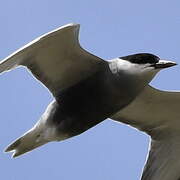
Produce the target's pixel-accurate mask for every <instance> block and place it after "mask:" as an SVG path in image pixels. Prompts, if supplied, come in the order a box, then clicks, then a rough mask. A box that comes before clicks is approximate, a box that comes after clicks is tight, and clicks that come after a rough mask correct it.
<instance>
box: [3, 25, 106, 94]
mask: <svg viewBox="0 0 180 180" xmlns="http://www.w3.org/2000/svg"><path fill="white" fill-rule="evenodd" d="M79 27H80V26H79V25H78V24H68V25H66V26H62V27H60V28H58V29H56V30H54V31H52V32H50V33H47V34H45V35H43V36H41V37H39V38H37V39H36V40H34V41H32V42H31V43H29V44H27V45H26V46H24V47H23V48H21V49H19V50H18V51H16V52H15V53H13V54H11V55H10V56H8V57H7V58H6V59H4V60H3V61H2V62H1V63H0V72H4V71H8V70H11V69H13V68H15V67H17V66H19V65H23V66H26V67H27V68H28V69H29V70H30V71H31V72H32V74H33V75H34V76H35V77H36V78H37V79H38V80H40V81H41V82H42V83H43V84H44V85H45V86H46V87H47V88H48V89H49V90H50V91H51V92H52V93H53V95H56V94H57V93H58V91H59V89H61V90H62V89H64V88H67V87H69V86H71V85H73V84H75V83H77V82H78V81H80V80H82V79H83V78H86V77H88V76H89V75H91V74H92V73H93V72H95V71H97V69H98V68H99V67H100V66H99V65H101V64H103V63H104V61H102V60H101V59H100V58H98V57H96V56H94V55H92V54H90V53H88V52H87V51H85V50H84V49H82V48H81V47H80V45H79V41H78V35H79Z"/></svg>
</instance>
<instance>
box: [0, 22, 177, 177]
mask: <svg viewBox="0 0 180 180" xmlns="http://www.w3.org/2000/svg"><path fill="white" fill-rule="evenodd" d="M79 28H80V25H79V24H73V23H72V24H68V25H65V26H62V27H60V28H58V29H56V30H54V31H52V32H50V33H47V34H45V35H43V36H41V37H39V38H37V39H35V40H34V41H32V42H30V43H29V44H27V45H25V46H24V47H23V48H21V49H19V50H17V51H16V52H14V53H13V54H11V55H10V56H8V57H7V58H5V59H4V60H2V61H1V63H0V72H1V73H3V72H6V71H9V70H12V69H14V68H16V67H18V66H24V67H26V68H28V70H29V71H30V72H31V73H32V74H33V75H34V76H35V78H36V79H37V80H39V81H40V82H41V83H43V85H44V86H45V87H47V88H48V90H49V91H50V92H51V93H52V95H53V97H54V100H53V101H52V102H51V103H50V104H49V105H48V107H47V109H46V110H45V112H44V113H43V114H42V116H41V117H40V119H39V121H38V122H37V123H36V124H35V125H34V126H33V127H32V128H31V129H30V130H29V131H28V132H26V133H25V134H24V135H22V136H21V137H20V138H18V139H17V140H15V141H14V142H13V143H12V144H10V145H9V146H8V147H7V149H6V150H5V152H13V157H17V156H20V155H22V154H24V153H26V152H29V151H31V150H33V149H35V148H37V147H39V146H42V145H44V144H46V143H48V142H51V141H62V140H65V139H67V138H70V137H73V136H76V135H79V134H81V133H83V132H84V131H86V130H88V129H89V128H91V127H93V126H95V125H97V124H98V123H100V122H102V121H103V120H105V119H107V118H111V119H113V120H115V121H119V122H123V123H126V124H130V125H131V126H133V127H136V128H138V129H139V130H141V131H144V132H146V133H148V134H149V135H150V136H151V137H152V141H151V150H150V153H149V159H148V160H147V164H146V166H145V169H144V173H143V176H142V180H178V179H180V171H179V167H180V160H179V158H177V156H178V155H179V153H180V141H179V135H180V131H179V119H180V113H179V111H178V110H179V105H180V95H179V93H178V92H164V91H160V90H157V89H154V88H153V87H151V86H150V85H149V82H150V81H151V80H152V79H153V77H154V76H155V75H156V74H157V73H158V72H159V71H160V70H162V69H165V68H168V67H171V66H174V65H176V63H175V62H172V61H167V60H162V59H160V58H159V57H158V56H155V55H153V54H150V53H139V54H133V55H129V56H123V57H119V58H115V59H112V60H110V61H106V60H103V59H101V58H99V57H97V56H95V55H93V54H91V53H89V52H87V51H86V50H84V49H83V48H82V47H81V46H80V44H79V40H78V36H79Z"/></svg>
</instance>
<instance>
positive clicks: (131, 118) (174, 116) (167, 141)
mask: <svg viewBox="0 0 180 180" xmlns="http://www.w3.org/2000/svg"><path fill="white" fill-rule="evenodd" d="M111 119H113V120H116V121H119V122H123V123H126V124H129V125H131V126H133V127H135V128H138V129H139V130H141V131H145V132H146V133H147V134H149V135H150V136H151V138H152V140H151V145H150V151H149V157H148V159H147V162H146V166H145V168H144V171H143V175H142V180H180V92H168V91H160V90H157V89H154V88H152V87H150V86H147V87H146V88H145V89H144V91H143V92H142V93H141V94H140V95H139V96H138V97H137V98H136V99H135V100H134V101H133V102H132V103H131V104H130V105H128V106H127V107H126V108H124V109H123V110H121V111H119V112H118V113H116V114H115V115H114V116H113V117H111Z"/></svg>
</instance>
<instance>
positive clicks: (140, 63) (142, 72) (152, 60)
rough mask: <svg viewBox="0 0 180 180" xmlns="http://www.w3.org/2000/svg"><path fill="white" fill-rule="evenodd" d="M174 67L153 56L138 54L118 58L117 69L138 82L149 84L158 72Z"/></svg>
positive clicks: (173, 63)
mask: <svg viewBox="0 0 180 180" xmlns="http://www.w3.org/2000/svg"><path fill="white" fill-rule="evenodd" d="M174 65H176V63H175V62H173V61H169V60H162V59H160V58H159V57H158V56H155V55H153V54H149V53H139V54H133V55H129V56H123V57H119V60H118V62H117V69H118V72H120V73H125V74H128V75H133V76H134V77H136V79H138V80H139V79H141V80H144V81H146V82H150V81H151V80H152V79H153V77H154V76H155V75H156V74H157V73H158V72H159V71H160V70H162V69H165V68H168V67H172V66H174ZM137 77H138V78H137Z"/></svg>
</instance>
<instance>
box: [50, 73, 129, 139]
mask: <svg viewBox="0 0 180 180" xmlns="http://www.w3.org/2000/svg"><path fill="white" fill-rule="evenodd" d="M107 73H108V72H98V73H96V74H94V75H93V76H91V77H89V78H87V79H86V80H83V81H82V82H80V83H78V84H76V85H74V86H72V87H70V88H68V89H66V90H64V91H62V92H60V93H59V94H58V96H57V97H56V100H57V102H56V106H55V110H54V114H53V118H52V122H51V123H52V124H53V125H54V124H55V125H56V127H58V131H59V132H61V133H62V132H63V133H65V134H68V135H69V136H74V135H78V134H80V133H82V132H84V131H86V130H87V129H89V128H91V127H93V126H95V125H96V124H98V123H100V122H102V121H103V120H105V119H106V118H108V117H110V116H112V115H113V114H114V113H115V112H117V111H119V110H120V109H121V108H123V107H125V106H126V105H127V104H128V103H129V102H130V101H131V100H132V99H131V98H127V97H128V96H127V93H128V91H127V89H126V88H125V87H124V84H123V82H121V83H120V82H119V81H118V79H116V78H114V77H112V76H111V74H110V75H109V74H107ZM122 86H123V87H122Z"/></svg>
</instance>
